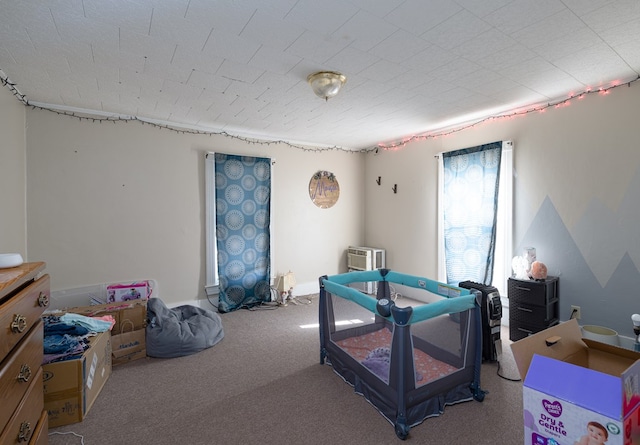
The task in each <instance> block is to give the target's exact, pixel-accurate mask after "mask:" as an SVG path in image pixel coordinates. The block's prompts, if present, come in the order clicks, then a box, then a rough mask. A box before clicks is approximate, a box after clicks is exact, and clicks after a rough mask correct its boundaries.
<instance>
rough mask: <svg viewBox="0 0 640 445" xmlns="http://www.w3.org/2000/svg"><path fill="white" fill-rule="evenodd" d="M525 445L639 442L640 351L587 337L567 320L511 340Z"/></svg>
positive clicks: (632, 444)
mask: <svg viewBox="0 0 640 445" xmlns="http://www.w3.org/2000/svg"><path fill="white" fill-rule="evenodd" d="M511 350H512V352H513V356H514V358H515V361H516V364H517V366H518V370H519V372H520V375H521V377H522V379H523V381H524V384H523V389H522V395H523V405H524V444H525V445H574V444H579V445H583V444H584V445H639V444H640V387H639V386H640V383H639V381H640V353H638V352H634V351H631V350H628V349H623V348H620V347H617V346H612V345H608V344H604V343H600V342H597V341H594V340H589V339H583V338H582V334H581V330H580V326H579V325H578V323H577V321H576V320H575V319H574V320H569V321H567V322H564V323H560V324H559V325H556V326H553V327H551V328H548V329H546V330H544V331H541V332H538V333H536V334H533V335H531V336H529V337H525V338H523V339H522V340H519V341H517V342H515V343H513V344H512V345H511Z"/></svg>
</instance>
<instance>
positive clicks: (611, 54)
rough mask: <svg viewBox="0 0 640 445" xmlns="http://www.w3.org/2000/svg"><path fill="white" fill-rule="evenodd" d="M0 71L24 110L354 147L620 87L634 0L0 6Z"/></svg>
mask: <svg viewBox="0 0 640 445" xmlns="http://www.w3.org/2000/svg"><path fill="white" fill-rule="evenodd" d="M0 70H1V71H2V72H3V73H4V75H3V76H2V77H3V78H4V79H5V80H6V79H7V78H8V79H9V80H10V82H12V83H13V84H15V88H16V89H17V91H19V93H21V94H22V95H24V96H25V100H26V101H28V102H29V103H31V104H35V105H38V106H45V107H54V108H57V109H62V110H71V111H74V112H77V111H80V110H93V111H96V112H99V113H100V114H107V115H110V114H115V115H118V116H122V117H128V116H135V117H137V118H140V119H145V120H148V121H151V122H156V123H163V124H165V123H166V124H172V125H178V126H180V127H181V128H194V129H200V130H205V131H213V132H225V133H228V134H231V135H237V136H241V137H249V138H258V139H261V140H263V139H264V140H285V141H288V142H290V143H307V144H312V145H314V146H323V147H325V146H329V147H331V146H337V147H341V148H347V149H366V148H369V147H372V146H375V145H377V144H379V143H383V144H384V143H391V142H393V141H395V140H399V139H402V138H406V137H409V136H412V135H416V134H425V133H426V132H429V131H434V130H437V129H443V128H447V127H448V128H451V125H454V124H459V123H460V122H463V121H466V122H473V120H474V119H475V120H477V119H480V118H481V117H486V116H494V115H497V114H500V113H503V112H508V111H513V110H515V109H522V107H524V106H530V105H532V104H545V103H550V102H553V101H556V100H559V99H566V98H567V97H569V96H571V95H572V94H576V93H578V92H583V91H585V90H587V89H589V88H594V89H597V88H598V87H603V86H604V87H608V86H610V85H612V82H622V83H626V82H628V81H630V80H634V79H636V78H637V77H638V73H639V72H640V1H638V0H455V1H453V0H127V1H122V0H0ZM321 70H322V71H323V70H333V71H339V72H341V73H343V74H344V75H346V76H347V79H348V80H347V83H346V85H345V86H344V88H343V90H342V91H341V92H340V94H339V95H338V96H336V97H335V98H333V99H330V100H329V101H328V102H325V101H324V100H322V99H320V98H318V97H316V96H315V95H314V94H313V92H312V91H311V89H310V87H309V85H308V84H307V82H306V79H307V76H308V75H309V74H311V73H313V72H316V71H321ZM0 74H2V73H1V72H0Z"/></svg>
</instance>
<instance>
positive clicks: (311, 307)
mask: <svg viewBox="0 0 640 445" xmlns="http://www.w3.org/2000/svg"><path fill="white" fill-rule="evenodd" d="M301 301H305V299H304V298H302V299H301ZM310 301H311V303H310V304H308V305H293V304H289V305H288V306H286V307H280V308H278V309H275V310H255V311H249V310H239V311H236V312H232V313H228V314H222V315H221V317H222V321H223V326H224V330H225V338H224V339H223V340H222V341H221V342H220V343H219V344H217V345H216V346H214V347H212V348H210V349H207V350H205V351H203V352H200V353H198V354H194V355H191V356H188V357H182V358H175V359H166V360H163V359H152V358H146V359H142V360H138V361H135V362H132V363H129V364H125V365H120V366H118V367H115V368H114V369H113V373H112V375H111V377H110V379H109V380H108V381H107V383H106V385H105V387H104V388H103V390H102V393H101V394H100V395H99V397H98V399H97V400H96V402H95V404H94V406H93V407H92V408H91V410H90V412H89V413H88V415H87V417H86V418H85V420H84V421H83V422H81V423H77V424H73V425H67V426H64V427H59V428H55V429H51V430H50V433H51V435H50V443H51V444H52V445H60V444H80V443H81V440H82V439H83V440H84V443H85V444H87V445H102V444H104V445H107V444H109V445H111V444H154V445H165V444H166V445H168V444H172V445H174V444H203V445H204V444H262V445H269V444H354V445H355V444H363V445H364V444H368V445H372V444H389V443H403V441H401V440H400V439H398V438H397V436H396V435H395V432H394V428H393V426H392V425H391V424H390V423H389V422H388V421H387V420H386V419H385V418H384V417H383V416H382V415H380V414H379V413H378V411H377V410H376V409H375V408H374V407H373V406H372V405H370V404H369V403H368V402H367V401H366V400H365V399H364V398H363V397H361V396H359V395H357V394H355V393H354V392H353V388H352V387H351V386H349V385H348V384H346V383H345V382H344V381H343V380H342V379H341V378H340V377H339V376H338V375H337V374H335V373H334V372H333V370H332V368H331V367H330V366H328V365H320V364H319V334H318V329H317V328H315V327H313V328H310V327H304V328H303V327H301V326H304V325H312V324H316V323H317V322H318V298H317V297H316V296H313V298H311V299H310ZM502 339H503V340H502V342H503V348H502V349H503V354H502V358H501V369H500V373H501V374H502V375H504V376H506V377H509V378H518V375H517V371H516V368H515V364H514V362H513V357H512V356H511V352H510V348H509V346H508V344H509V341H508V333H507V330H506V329H505V328H504V327H503V332H502ZM481 383H482V388H483V389H484V390H486V391H488V393H487V395H486V397H485V399H484V401H483V402H476V401H470V402H464V403H460V404H457V405H453V406H449V407H447V408H446V410H445V412H444V414H443V415H441V416H439V417H434V418H430V419H427V420H425V421H424V422H423V423H422V424H420V425H418V426H416V427H414V428H412V429H411V430H410V432H409V437H408V438H407V440H406V441H404V442H408V443H420V444H434V445H435V444H442V445H445V444H447V445H448V444H496V443H499V444H505V445H507V444H508V445H511V444H522V443H523V441H524V438H523V422H522V383H521V382H512V381H508V380H505V379H503V378H500V377H499V376H498V365H497V364H496V363H485V364H483V365H482V382H481ZM63 432H74V433H75V434H78V435H80V436H82V438H81V437H78V436H75V435H70V434H68V435H59V434H57V433H63Z"/></svg>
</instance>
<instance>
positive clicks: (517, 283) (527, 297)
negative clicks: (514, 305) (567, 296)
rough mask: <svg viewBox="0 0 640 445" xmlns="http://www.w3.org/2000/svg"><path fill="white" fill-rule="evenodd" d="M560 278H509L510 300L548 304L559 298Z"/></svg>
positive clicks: (539, 304)
mask: <svg viewBox="0 0 640 445" xmlns="http://www.w3.org/2000/svg"><path fill="white" fill-rule="evenodd" d="M557 285H558V279H557V277H549V278H548V279H547V280H545V281H532V280H517V279H515V278H509V280H508V284H507V295H508V296H509V300H510V301H515V302H518V303H525V304H532V305H536V306H546V305H548V304H550V303H553V302H554V301H556V300H557V298H558V289H557Z"/></svg>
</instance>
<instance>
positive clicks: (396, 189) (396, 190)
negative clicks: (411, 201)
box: [391, 184, 398, 193]
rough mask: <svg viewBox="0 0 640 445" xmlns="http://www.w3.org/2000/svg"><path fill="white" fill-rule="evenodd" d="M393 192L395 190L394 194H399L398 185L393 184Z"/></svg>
mask: <svg viewBox="0 0 640 445" xmlns="http://www.w3.org/2000/svg"><path fill="white" fill-rule="evenodd" d="M391 190H393V193H398V184H393V188H392V189H391Z"/></svg>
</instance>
